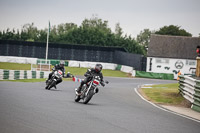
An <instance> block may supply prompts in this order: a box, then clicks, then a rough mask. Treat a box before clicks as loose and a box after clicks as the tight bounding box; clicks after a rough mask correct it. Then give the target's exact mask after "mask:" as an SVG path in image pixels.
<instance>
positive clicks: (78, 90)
mask: <svg viewBox="0 0 200 133" xmlns="http://www.w3.org/2000/svg"><path fill="white" fill-rule="evenodd" d="M76 93H77V95H81V87H80V86H79V87H78V88H76Z"/></svg>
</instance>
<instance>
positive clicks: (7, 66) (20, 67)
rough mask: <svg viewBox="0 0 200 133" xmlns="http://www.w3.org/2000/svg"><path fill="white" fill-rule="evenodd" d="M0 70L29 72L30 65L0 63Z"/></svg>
mask: <svg viewBox="0 0 200 133" xmlns="http://www.w3.org/2000/svg"><path fill="white" fill-rule="evenodd" d="M0 69H6V70H31V64H19V63H8V62H0Z"/></svg>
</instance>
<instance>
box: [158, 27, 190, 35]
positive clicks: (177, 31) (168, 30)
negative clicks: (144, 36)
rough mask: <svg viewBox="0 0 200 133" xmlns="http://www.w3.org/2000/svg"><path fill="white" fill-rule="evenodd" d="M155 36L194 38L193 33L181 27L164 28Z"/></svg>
mask: <svg viewBox="0 0 200 133" xmlns="http://www.w3.org/2000/svg"><path fill="white" fill-rule="evenodd" d="M155 34H160V35H172V36H192V34H191V33H189V32H187V31H186V30H184V29H180V26H174V25H169V26H164V27H162V28H160V30H158V31H156V32H155Z"/></svg>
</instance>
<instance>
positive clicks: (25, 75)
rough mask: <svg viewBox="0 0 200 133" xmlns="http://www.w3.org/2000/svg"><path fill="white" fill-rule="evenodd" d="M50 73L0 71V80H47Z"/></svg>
mask: <svg viewBox="0 0 200 133" xmlns="http://www.w3.org/2000/svg"><path fill="white" fill-rule="evenodd" d="M49 73H50V71H24V70H4V69H0V80H16V79H39V78H48V76H49Z"/></svg>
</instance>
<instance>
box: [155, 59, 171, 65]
mask: <svg viewBox="0 0 200 133" xmlns="http://www.w3.org/2000/svg"><path fill="white" fill-rule="evenodd" d="M156 63H162V64H169V59H156Z"/></svg>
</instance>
